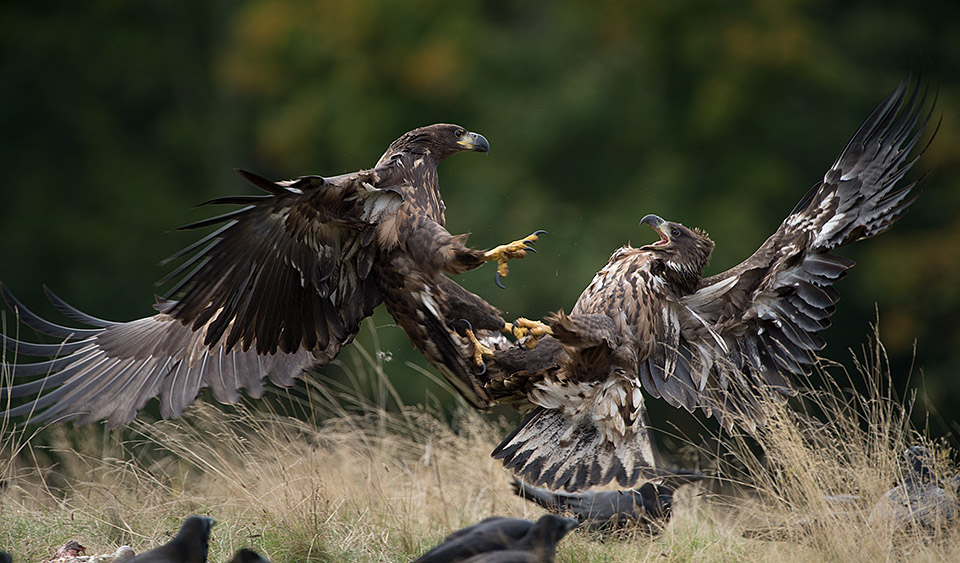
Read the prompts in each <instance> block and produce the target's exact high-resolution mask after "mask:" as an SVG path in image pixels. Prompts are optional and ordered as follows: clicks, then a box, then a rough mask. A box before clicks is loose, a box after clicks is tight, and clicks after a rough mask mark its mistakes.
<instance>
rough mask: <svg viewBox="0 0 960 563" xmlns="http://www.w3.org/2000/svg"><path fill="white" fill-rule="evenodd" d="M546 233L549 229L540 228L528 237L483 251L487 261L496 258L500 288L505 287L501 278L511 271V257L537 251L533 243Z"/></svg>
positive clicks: (497, 280)
mask: <svg viewBox="0 0 960 563" xmlns="http://www.w3.org/2000/svg"><path fill="white" fill-rule="evenodd" d="M545 234H547V231H543V230H540V231H537V232H535V233H533V234H532V235H530V236H528V237H524V238H522V239H520V240H515V241H513V242H511V243H508V244H501V245H500V246H497V247H495V248H491V249H490V250H488V251H486V252H484V253H483V259H484V260H485V261H487V262H492V261H494V260H496V262H497V277H496V282H497V286H498V287H500V289H505V288H504V285H503V283H502V282H501V281H500V280H501V279H502V278H505V277H507V274H509V273H510V268H509V267H508V266H507V261H508V260H510V259H511V258H523V257H524V256H526V255H527V252H534V253H535V252H536V251H537V249H536V248H534V247H533V243H535V242H537V239H538V238H540V235H545Z"/></svg>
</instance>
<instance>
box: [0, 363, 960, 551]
mask: <svg viewBox="0 0 960 563" xmlns="http://www.w3.org/2000/svg"><path fill="white" fill-rule="evenodd" d="M348 353H349V354H353V356H348V357H353V358H355V361H354V362H353V364H352V371H353V372H354V373H355V374H356V377H357V379H356V380H355V381H354V382H353V383H351V384H349V385H347V386H345V387H344V388H343V389H334V390H331V387H330V385H329V384H328V385H324V386H319V385H316V386H311V387H310V388H309V389H307V390H306V392H304V393H303V394H301V395H300V396H298V397H292V396H291V395H289V394H279V395H282V396H281V397H275V398H274V399H276V400H274V401H271V404H273V405H274V406H273V407H272V408H264V406H263V405H264V403H263V402H257V403H252V406H243V405H240V406H237V407H231V408H219V407H217V406H213V405H210V404H199V405H197V406H196V407H194V408H192V409H190V411H189V413H188V415H187V416H185V417H183V418H182V419H179V420H174V421H161V422H153V423H142V422H138V423H135V424H134V425H131V426H130V427H129V428H126V429H122V430H120V431H112V432H111V431H105V430H103V429H101V428H97V427H84V428H80V429H74V428H72V427H70V426H67V425H58V426H52V427H49V428H45V429H42V430H39V431H33V430H30V429H28V430H27V431H26V432H24V431H17V430H14V429H13V428H12V427H10V426H9V425H8V424H7V423H4V425H5V426H4V427H3V428H2V430H3V436H4V438H3V441H2V444H0V447H2V453H0V476H2V478H3V489H2V491H0V546H5V547H6V549H8V550H12V551H13V552H14V553H15V554H16V555H17V560H18V561H40V560H42V559H44V558H45V557H49V555H50V554H51V552H52V548H53V547H55V546H56V545H58V544H60V543H62V542H63V541H65V540H66V539H68V538H71V537H72V538H76V539H78V540H80V541H81V543H83V544H84V545H86V546H87V547H88V548H89V550H88V551H89V552H90V553H107V552H112V551H113V550H114V549H116V547H117V546H118V545H121V544H124V543H126V544H129V545H132V546H134V547H135V548H137V549H138V550H140V549H145V548H147V547H150V546H153V545H156V544H157V543H158V542H162V541H165V540H166V538H168V537H169V534H171V533H173V532H175V531H176V529H177V527H178V525H179V521H180V520H181V519H182V518H183V517H185V516H187V515H189V514H208V515H211V516H213V517H214V518H216V519H217V521H218V524H217V526H216V527H215V528H214V535H213V543H212V546H211V547H212V554H211V560H212V561H224V560H226V559H227V557H228V556H229V554H230V553H231V552H232V551H234V550H235V549H237V548H239V547H241V546H253V547H255V548H256V549H258V550H260V551H262V552H264V553H266V554H268V555H269V557H270V558H271V559H272V560H274V561H278V562H294V561H296V562H300V561H357V562H366V561H409V560H411V559H413V558H414V557H416V556H417V555H419V554H420V553H422V552H423V551H425V550H426V549H427V548H428V547H430V546H432V545H433V544H435V543H436V542H438V541H439V540H440V539H441V538H442V537H443V535H445V534H446V533H447V532H449V531H450V530H452V529H455V528H459V527H462V526H465V525H468V524H471V523H474V522H476V521H478V520H480V519H482V518H485V517H487V516H490V515H495V514H496V515H508V516H519V517H526V518H530V519H535V518H536V517H537V516H538V515H539V513H540V511H538V510H537V509H536V507H534V506H533V505H531V504H527V503H524V502H523V501H521V500H520V499H518V498H516V497H514V496H513V495H512V493H511V492H510V488H509V486H508V483H509V478H508V477H507V476H506V475H505V474H504V472H503V470H502V469H501V468H500V467H499V465H498V463H497V462H495V461H493V460H492V459H490V457H489V452H490V451H491V450H492V449H493V447H494V445H495V444H496V443H497V442H498V441H499V438H500V437H501V436H503V435H504V433H505V432H506V430H507V429H506V428H505V427H503V425H502V424H500V425H498V424H495V423H493V422H492V421H491V420H490V418H491V417H489V416H487V415H483V414H481V413H476V412H473V411H471V410H469V409H461V410H460V411H459V414H458V415H457V416H456V417H455V419H454V420H453V421H452V423H451V422H449V421H447V420H446V419H445V417H444V416H442V414H441V413H439V412H438V411H436V410H434V409H431V408H427V407H401V408H394V409H391V410H393V412H388V411H387V410H386V409H384V408H383V405H387V404H391V405H395V404H396V402H397V398H396V397H397V394H396V393H395V391H394V390H393V389H392V387H390V384H389V380H388V379H387V378H386V376H385V374H384V372H383V365H382V364H381V363H380V361H379V358H378V357H377V355H376V354H367V352H366V351H365V350H363V349H359V347H357V346H354V347H352V349H351V350H348ZM882 360H883V353H882V349H881V348H880V346H879V345H876V346H874V347H872V348H871V349H869V350H867V352H866V353H865V354H864V357H863V359H862V360H861V361H860V362H859V364H858V365H856V366H855V368H856V369H855V370H853V371H852V372H851V373H853V374H855V375H853V376H850V377H848V376H847V375H846V372H845V371H844V370H842V369H841V368H840V367H839V366H831V367H829V368H826V369H827V371H828V372H830V373H831V374H832V379H828V380H829V381H834V382H837V383H833V384H832V388H828V389H822V390H820V391H817V392H807V393H805V395H804V402H803V403H802V405H801V407H800V409H774V411H773V412H772V413H771V420H770V423H769V424H767V425H766V426H765V427H764V428H762V429H760V431H759V432H758V433H757V435H756V436H755V437H753V438H751V437H747V436H729V435H722V436H714V437H713V438H708V439H707V440H706V441H704V442H702V443H691V447H693V448H695V449H697V450H698V451H699V452H700V457H701V459H703V460H705V462H706V463H707V464H709V465H712V466H713V467H714V468H715V469H716V470H717V471H719V472H720V474H721V475H722V476H723V477H724V478H725V481H724V485H723V486H721V487H712V488H696V487H686V488H684V489H681V491H680V493H678V495H679V500H678V505H677V512H676V514H675V517H674V519H673V521H672V522H671V523H670V524H669V525H668V526H667V527H666V528H665V529H664V530H663V531H662V533H661V534H659V535H658V536H650V535H648V534H646V533H644V532H642V531H640V530H634V531H627V532H625V533H622V534H619V535H616V536H606V537H598V536H596V535H592V534H590V533H588V532H586V531H582V530H578V531H576V532H574V533H573V534H571V535H570V536H568V538H567V539H565V540H564V541H563V542H562V543H561V545H560V550H559V555H560V560H561V561H567V562H573V561H611V562H614V561H664V560H666V561H756V560H766V561H790V562H791V563H793V562H797V561H823V560H835V561H866V560H870V561H875V560H901V559H903V560H914V561H927V560H929V561H942V560H960V539H958V534H957V531H956V530H955V529H953V528H950V527H944V528H940V529H933V530H925V529H919V528H918V527H906V528H896V529H894V528H893V527H891V526H886V525H883V524H882V523H879V522H877V521H875V520H871V519H870V518H869V517H868V515H869V507H870V506H871V504H872V503H873V502H874V501H875V500H876V499H878V498H880V496H881V495H882V494H883V492H885V491H886V490H887V489H888V488H889V487H890V486H891V485H892V484H893V483H894V482H895V481H896V480H897V479H898V478H899V477H900V475H901V472H902V471H903V468H902V466H901V463H900V452H901V451H902V450H903V448H904V447H906V446H907V445H909V444H916V443H924V444H925V445H926V446H927V447H929V448H931V449H933V450H935V451H936V452H937V453H938V456H939V458H938V459H940V460H941V461H942V464H941V466H940V467H939V468H938V470H939V471H941V472H942V473H943V474H944V475H946V474H948V473H949V472H950V471H951V470H950V468H949V467H948V465H947V459H948V457H949V456H950V454H951V452H949V451H947V449H946V448H945V447H944V446H943V445H942V444H934V443H929V442H927V441H925V440H924V439H923V437H922V436H921V435H919V434H917V433H916V432H914V431H912V430H911V426H910V423H909V416H908V415H909V412H908V409H905V408H904V407H902V406H901V404H900V403H899V402H898V401H896V400H893V399H891V398H890V392H889V383H888V382H887V381H886V380H885V379H884V377H883V375H882V374H884V373H886V372H885V366H884V364H883V361H882ZM391 367H392V368H393V369H404V368H403V366H391ZM406 369H415V368H412V367H407V368H406ZM853 383H857V384H858V385H860V386H861V388H862V390H861V392H858V393H853V392H852V391H850V387H852V386H853ZM371 387H372V388H373V389H374V391H373V393H372V395H374V396H375V397H376V399H374V400H371V401H366V400H363V399H362V398H360V397H361V396H362V394H361V393H358V392H357V389H360V388H367V389H370V388H371ZM367 394H368V395H369V394H370V393H369V392H368V393H367ZM280 399H283V400H280ZM277 405H283V406H282V407H280V406H277ZM293 411H296V412H293ZM291 414H295V415H296V416H289V415H291ZM718 440H720V441H722V442H723V444H724V448H719V447H718ZM40 443H43V444H46V445H45V446H43V447H40V446H39V445H38V444H40ZM758 443H759V444H760V445H761V446H762V448H758V446H757V444H758ZM761 449H762V450H763V451H765V452H766V455H757V454H756V452H757V451H760V450H761ZM772 460H775V461H772ZM720 492H723V493H724V494H722V495H721V494H720ZM836 494H856V495H859V496H860V497H861V499H862V501H861V502H860V503H859V504H858V505H854V506H851V507H847V508H844V509H843V511H844V513H842V514H841V513H839V510H838V508H837V507H836V506H833V505H831V503H829V502H828V501H827V500H826V499H825V496H826V495H836ZM744 532H750V533H752V535H753V536H759V537H760V538H761V539H757V537H753V538H747V537H744Z"/></svg>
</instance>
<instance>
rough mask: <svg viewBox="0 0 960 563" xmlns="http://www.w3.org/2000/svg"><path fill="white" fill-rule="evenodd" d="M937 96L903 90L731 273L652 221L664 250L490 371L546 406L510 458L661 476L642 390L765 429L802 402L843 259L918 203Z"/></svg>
mask: <svg viewBox="0 0 960 563" xmlns="http://www.w3.org/2000/svg"><path fill="white" fill-rule="evenodd" d="M925 102H926V98H925V96H924V95H923V94H922V93H921V92H919V91H918V90H914V91H913V92H912V93H910V92H908V88H907V85H906V84H901V85H900V87H898V88H897V89H896V90H895V91H894V92H893V93H891V94H890V95H889V96H888V97H887V98H886V99H885V100H884V101H883V102H882V103H881V104H880V105H879V106H878V107H877V108H876V109H875V110H874V112H873V113H872V114H871V115H870V117H868V118H867V120H866V121H865V122H864V123H863V125H861V127H860V129H859V130H858V131H857V132H856V134H855V135H854V136H853V138H852V139H851V140H850V142H849V143H848V144H847V146H846V148H845V149H844V150H843V152H842V153H841V154H840V157H839V158H838V159H837V161H836V162H835V163H834V165H833V166H832V167H831V168H830V169H829V170H828V171H827V173H826V175H825V176H824V179H823V181H822V182H820V183H819V184H817V185H816V186H814V187H813V189H811V190H810V191H809V192H808V193H807V194H806V195H805V196H804V198H803V199H802V200H801V201H800V203H799V204H798V205H797V206H796V207H795V208H794V210H793V211H792V212H791V213H790V215H788V216H787V218H786V219H785V220H784V221H783V223H782V224H781V225H780V227H779V228H778V229H777V231H776V232H775V233H774V234H773V235H772V236H771V237H770V238H769V239H767V241H766V242H765V243H764V244H763V245H761V247H760V248H759V249H758V250H757V251H756V252H755V253H754V254H753V255H752V256H750V257H749V258H747V259H746V260H744V261H743V262H742V263H741V264H739V265H737V266H735V267H734V268H731V269H730V270H727V271H725V272H723V273H721V274H718V275H715V276H712V277H709V278H707V279H702V278H701V272H702V270H703V267H704V266H705V265H706V264H707V261H708V260H709V257H710V253H711V251H712V249H713V242H712V241H711V240H710V239H709V238H708V237H707V235H706V234H705V233H703V232H701V231H698V230H692V229H688V228H686V227H684V226H682V225H680V224H678V223H672V222H668V221H664V220H662V219H660V218H659V217H656V216H654V215H648V216H647V217H644V219H643V221H642V222H643V223H647V224H649V225H650V226H652V227H653V228H654V229H655V230H656V231H657V232H658V234H659V235H660V240H658V241H657V242H655V243H653V244H648V245H645V246H642V247H640V248H633V247H631V246H625V247H623V248H620V249H618V250H617V251H616V252H614V253H613V255H612V256H611V257H610V260H609V262H608V263H607V265H606V266H604V268H603V269H602V270H601V271H600V272H598V273H597V275H596V276H595V277H594V279H593V281H592V282H591V283H590V285H589V286H588V287H587V288H586V290H584V292H583V293H582V294H581V295H580V298H579V299H578V300H577V303H576V305H575V306H574V307H573V310H572V311H571V312H570V314H569V315H565V314H564V313H563V312H562V311H561V312H560V313H558V314H557V315H555V316H553V317H552V318H550V319H549V321H550V324H551V326H552V328H553V333H554V335H553V337H547V338H545V339H544V340H543V341H541V342H540V344H538V345H537V348H540V347H541V346H544V347H545V350H543V351H527V350H525V349H523V348H521V347H514V348H509V349H506V350H501V351H498V352H496V354H495V355H494V356H493V358H492V359H491V360H490V361H489V362H488V363H489V364H490V365H491V367H492V369H491V378H492V379H491V382H490V383H489V384H488V387H489V388H490V389H492V390H494V391H495V392H496V393H497V394H498V396H504V397H507V398H508V399H515V398H516V397H518V396H522V397H523V399H524V400H525V401H527V402H529V403H531V404H533V405H535V406H536V409H535V410H534V411H533V412H532V413H531V414H530V415H529V416H528V417H527V418H526V419H525V420H524V421H523V422H522V423H521V425H520V427H518V428H517V429H516V430H514V432H513V433H511V434H510V436H508V437H507V438H506V439H505V440H504V441H503V442H502V443H501V444H500V445H499V446H498V447H497V448H496V449H495V450H494V457H496V458H498V459H501V460H502V461H503V463H504V465H505V466H506V467H507V468H510V469H512V470H513V471H514V472H515V473H516V474H517V475H519V476H521V477H522V478H523V479H524V480H526V481H528V482H531V483H533V484H535V485H546V486H547V487H550V488H563V489H566V490H568V491H578V490H582V489H585V488H588V487H590V486H594V485H602V484H605V483H608V482H610V481H611V480H616V481H617V482H618V483H620V484H621V485H624V486H631V485H633V483H635V482H636V481H637V479H638V478H640V477H642V476H646V477H650V478H653V477H656V476H657V475H658V470H657V469H656V467H657V465H658V463H657V454H656V447H655V445H654V442H653V436H652V433H651V432H650V427H649V423H648V422H647V420H646V414H645V410H646V409H645V406H644V399H643V396H642V394H641V387H642V388H643V389H644V390H645V391H646V392H647V393H649V394H650V395H652V396H654V397H657V398H663V399H664V400H666V401H667V402H668V403H669V404H671V405H673V406H675V407H683V408H685V409H687V410H689V411H693V410H694V409H697V408H700V409H703V410H704V412H706V413H707V414H708V415H712V416H714V417H716V418H717V419H718V420H719V421H720V422H721V424H722V425H723V426H724V427H726V428H728V429H729V428H730V426H731V425H732V424H733V423H734V422H736V423H740V424H742V425H743V426H744V427H746V428H748V429H749V428H751V427H752V426H753V425H754V424H756V423H757V422H758V421H762V420H763V419H764V405H765V404H766V401H767V400H769V399H771V398H772V399H775V400H776V399H777V398H779V399H783V398H784V397H788V396H790V395H792V394H793V393H794V390H793V383H792V376H794V375H800V374H803V373H806V370H807V368H808V367H809V366H810V365H811V364H812V363H813V362H814V361H815V353H816V351H817V350H820V349H821V348H823V346H824V341H823V340H822V338H821V337H820V336H819V335H818V332H819V331H821V330H823V329H824V328H826V327H827V326H828V325H829V317H830V315H831V314H832V313H833V310H834V308H835V304H836V302H837V299H838V294H837V292H836V290H834V289H833V287H832V286H833V284H834V283H835V282H836V281H837V280H838V279H839V278H840V277H841V276H843V274H844V273H845V271H846V270H847V269H849V268H850V267H851V266H853V262H852V261H850V260H849V259H846V258H843V257H840V256H836V255H834V254H831V253H830V250H832V249H834V248H836V247H838V246H842V245H844V244H848V243H850V242H853V241H856V240H862V239H865V238H868V237H871V236H874V235H876V234H879V233H881V232H883V231H884V230H886V229H887V228H889V227H890V226H891V225H892V224H893V223H894V222H895V221H896V220H897V219H898V218H899V217H900V215H901V214H902V213H903V212H904V210H905V209H906V208H907V207H908V206H909V205H910V204H911V203H912V202H913V200H914V197H913V196H911V190H912V188H913V186H914V184H909V185H907V186H906V187H903V188H897V183H898V182H899V180H900V179H901V178H902V177H903V176H904V174H905V173H906V171H907V170H908V169H909V168H910V166H911V165H912V164H913V163H914V162H915V161H916V157H911V156H910V153H911V151H912V149H913V148H914V146H915V144H916V143H917V142H918V140H919V138H920V136H921V134H922V132H923V129H924V127H925V125H926V123H927V121H928V119H929V116H930V114H929V113H925V112H926V110H925V109H924V108H925V105H926V103H925ZM930 111H932V110H930Z"/></svg>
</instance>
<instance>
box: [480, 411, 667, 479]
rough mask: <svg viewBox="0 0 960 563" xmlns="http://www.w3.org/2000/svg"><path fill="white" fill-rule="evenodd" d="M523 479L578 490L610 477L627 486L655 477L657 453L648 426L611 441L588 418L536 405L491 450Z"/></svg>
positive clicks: (656, 473) (496, 457) (656, 472)
mask: <svg viewBox="0 0 960 563" xmlns="http://www.w3.org/2000/svg"><path fill="white" fill-rule="evenodd" d="M492 455H493V457H494V459H499V460H501V462H502V463H503V465H504V467H506V468H507V469H510V470H512V471H513V472H514V474H516V475H517V476H519V477H521V478H522V479H523V480H524V481H526V482H528V483H531V484H533V485H535V486H545V487H547V488H550V489H554V490H559V489H563V490H565V491H568V492H578V491H583V490H585V489H588V488H590V487H595V486H599V485H605V484H607V483H610V482H611V481H614V480H615V481H616V482H617V483H618V484H619V485H621V486H624V487H632V486H633V485H635V484H636V483H637V481H639V480H640V479H641V478H654V477H656V476H657V475H658V471H657V469H656V468H657V465H658V460H657V454H656V447H655V445H654V442H653V435H652V433H651V429H650V427H649V426H648V425H644V426H642V427H641V428H640V429H639V430H638V431H636V432H635V433H634V434H633V436H632V437H630V438H627V437H625V438H624V439H623V440H618V441H617V442H612V441H610V440H608V439H607V438H606V437H605V436H604V434H603V433H602V432H601V431H600V429H599V428H597V426H596V425H594V424H593V423H592V422H583V421H581V422H575V421H571V420H569V419H567V418H566V417H565V416H564V415H563V414H562V413H561V412H560V411H557V410H549V409H545V408H543V407H538V408H537V409H536V410H534V411H533V412H531V413H530V414H529V415H528V416H527V417H526V418H525V419H524V420H523V422H521V423H520V425H519V426H518V427H517V428H516V429H515V430H514V431H513V432H511V433H510V435H508V436H507V437H506V438H505V439H504V440H503V442H501V443H500V445H498V446H497V447H496V449H494V451H493V454H492Z"/></svg>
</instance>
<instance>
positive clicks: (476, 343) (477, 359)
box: [466, 328, 493, 367]
mask: <svg viewBox="0 0 960 563" xmlns="http://www.w3.org/2000/svg"><path fill="white" fill-rule="evenodd" d="M466 333H467V338H469V339H470V342H471V343H472V344H473V363H475V364H477V367H483V357H484V356H493V350H492V349H491V348H488V347H487V346H484V344H483V343H482V342H480V340H478V339H477V335H476V334H474V333H473V330H472V329H469V328H468V329H467V330H466Z"/></svg>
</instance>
